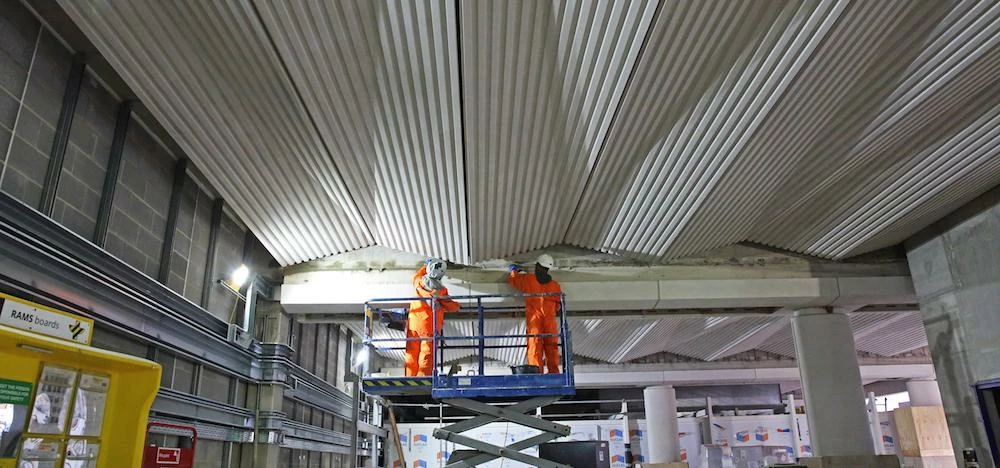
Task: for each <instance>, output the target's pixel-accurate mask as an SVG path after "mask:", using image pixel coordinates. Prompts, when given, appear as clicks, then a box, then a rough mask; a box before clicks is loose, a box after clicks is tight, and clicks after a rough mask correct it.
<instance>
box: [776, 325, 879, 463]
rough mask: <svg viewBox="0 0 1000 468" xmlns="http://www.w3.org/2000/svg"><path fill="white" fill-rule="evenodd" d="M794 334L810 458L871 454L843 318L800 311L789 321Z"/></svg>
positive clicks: (851, 342)
mask: <svg viewBox="0 0 1000 468" xmlns="http://www.w3.org/2000/svg"><path fill="white" fill-rule="evenodd" d="M792 333H793V336H794V338H795V356H796V359H797V360H798V365H799V374H800V375H801V379H802V390H803V393H804V394H805V400H806V415H807V416H808V418H809V437H810V439H811V441H812V447H813V453H814V455H815V456H817V457H829V456H849V455H874V454H875V448H874V445H873V444H872V440H871V435H870V434H869V430H868V413H867V409H866V408H865V396H864V390H863V389H862V385H861V371H860V370H859V369H858V357H857V352H856V351H855V348H854V333H853V332H852V331H851V325H850V322H849V321H848V319H847V316H846V315H844V314H839V313H830V312H828V311H827V310H825V309H806V310H801V311H798V312H796V313H795V317H794V318H792Z"/></svg>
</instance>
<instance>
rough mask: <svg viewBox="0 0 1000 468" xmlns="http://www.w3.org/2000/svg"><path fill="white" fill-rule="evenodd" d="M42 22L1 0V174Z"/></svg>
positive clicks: (18, 5)
mask: <svg viewBox="0 0 1000 468" xmlns="http://www.w3.org/2000/svg"><path fill="white" fill-rule="evenodd" d="M39 27H40V25H39V23H38V21H37V20H36V19H35V17H34V16H32V15H31V12H29V11H28V10H27V9H25V8H24V7H23V6H21V3H20V2H18V1H17V0H0V173H2V172H3V168H4V166H6V163H7V149H8V148H9V147H10V139H11V135H13V134H14V122H15V121H16V120H17V111H18V108H19V107H20V106H21V94H22V93H23V92H24V85H25V83H27V82H28V69H29V68H30V67H31V57H33V56H34V55H35V42H36V41H37V40H38V29H39Z"/></svg>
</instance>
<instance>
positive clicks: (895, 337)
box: [855, 312, 927, 356]
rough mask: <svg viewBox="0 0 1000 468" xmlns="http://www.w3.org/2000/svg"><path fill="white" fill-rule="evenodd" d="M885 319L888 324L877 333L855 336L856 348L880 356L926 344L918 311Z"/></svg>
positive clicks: (894, 353) (924, 331)
mask: <svg viewBox="0 0 1000 468" xmlns="http://www.w3.org/2000/svg"><path fill="white" fill-rule="evenodd" d="M887 321H890V324H889V325H887V326H885V327H882V328H881V329H879V331H878V333H870V334H867V335H865V336H862V337H856V338H855V345H856V346H857V348H858V349H859V350H861V351H867V352H869V353H874V354H878V355H881V356H896V355H898V354H902V353H905V352H908V351H913V350H914V349H918V348H922V347H924V346H927V332H926V330H925V329H924V322H923V318H922V316H921V315H920V312H911V313H906V314H899V315H898V316H897V317H893V318H891V319H887Z"/></svg>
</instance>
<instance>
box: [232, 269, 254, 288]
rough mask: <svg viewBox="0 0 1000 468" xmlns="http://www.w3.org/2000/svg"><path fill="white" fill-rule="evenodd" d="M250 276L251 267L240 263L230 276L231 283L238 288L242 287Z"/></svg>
mask: <svg viewBox="0 0 1000 468" xmlns="http://www.w3.org/2000/svg"><path fill="white" fill-rule="evenodd" d="M249 277H250V269H249V268H247V266H246V265H240V266H239V268H237V269H235V270H233V274H232V276H230V277H229V281H230V283H231V284H232V285H233V286H234V287H235V288H237V289H239V288H242V287H243V284H244V283H246V282H247V278H249Z"/></svg>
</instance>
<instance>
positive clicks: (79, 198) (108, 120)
mask: <svg viewBox="0 0 1000 468" xmlns="http://www.w3.org/2000/svg"><path fill="white" fill-rule="evenodd" d="M117 112H118V99H116V98H115V97H114V95H112V94H111V93H110V92H108V90H107V89H105V88H104V87H103V86H101V84H100V83H99V82H98V81H97V80H96V79H95V78H94V76H93V75H90V74H88V76H87V77H86V79H84V80H83V85H82V86H81V88H80V98H79V100H78V101H77V103H76V113H75V114H74V115H73V126H72V128H71V129H70V134H69V147H68V148H67V150H66V159H65V161H64V162H63V169H62V176H61V177H60V178H59V187H58V189H57V191H56V204H55V207H54V209H53V212H52V219H54V220H55V221H57V222H59V223H60V224H62V225H63V226H66V227H67V228H69V229H70V230H71V231H73V232H75V233H77V234H79V235H81V236H83V237H84V238H85V239H91V238H93V235H94V228H95V227H96V226H97V212H98V210H99V209H100V205H101V191H102V190H103V188H104V176H105V173H106V172H107V170H108V158H109V157H110V154H111V140H112V138H114V134H115V116H116V114H117Z"/></svg>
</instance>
